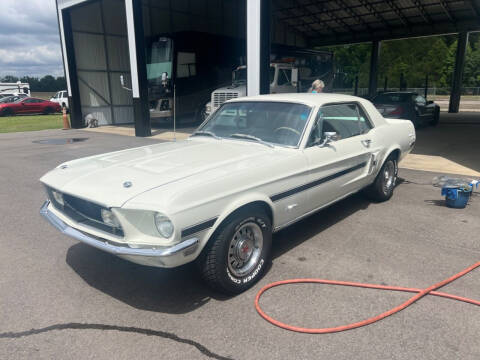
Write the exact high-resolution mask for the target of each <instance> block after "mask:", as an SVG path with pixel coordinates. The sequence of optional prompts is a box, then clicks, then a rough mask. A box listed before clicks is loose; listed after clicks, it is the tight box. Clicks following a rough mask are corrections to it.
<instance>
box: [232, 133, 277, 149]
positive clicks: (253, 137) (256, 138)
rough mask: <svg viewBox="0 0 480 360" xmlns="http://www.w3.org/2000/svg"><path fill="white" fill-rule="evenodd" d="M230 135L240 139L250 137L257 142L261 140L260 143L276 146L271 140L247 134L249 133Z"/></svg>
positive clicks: (249, 138)
mask: <svg viewBox="0 0 480 360" xmlns="http://www.w3.org/2000/svg"><path fill="white" fill-rule="evenodd" d="M230 137H232V138H238V139H248V140H253V141H256V142H259V143H260V144H263V145H266V146H268V147H272V148H273V147H274V146H273V145H272V144H270V143H269V142H266V141H264V140H262V139H260V138H258V137H256V136H253V135H247V134H232V135H230Z"/></svg>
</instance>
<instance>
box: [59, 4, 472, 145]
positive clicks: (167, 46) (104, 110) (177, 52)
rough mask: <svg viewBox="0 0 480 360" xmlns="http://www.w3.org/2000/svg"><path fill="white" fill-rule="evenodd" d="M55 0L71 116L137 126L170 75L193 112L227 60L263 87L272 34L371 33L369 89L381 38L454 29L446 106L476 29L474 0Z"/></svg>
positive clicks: (255, 89)
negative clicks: (451, 79) (243, 63)
mask: <svg viewBox="0 0 480 360" xmlns="http://www.w3.org/2000/svg"><path fill="white" fill-rule="evenodd" d="M57 8H58V19H59V26H60V34H61V41H62V50H63V56H64V64H65V73H66V78H67V84H68V94H69V101H70V104H71V105H70V108H71V120H72V126H73V127H76V128H79V127H82V126H83V123H84V117H85V116H86V115H87V114H92V116H94V117H95V118H97V119H98V120H99V123H100V124H124V123H132V122H133V123H135V132H136V135H137V136H149V135H150V134H151V121H152V119H154V118H155V117H156V116H160V117H161V116H164V114H165V113H168V111H167V110H166V109H167V108H168V102H167V103H165V102H162V101H156V102H155V103H154V101H153V100H154V98H152V96H153V97H154V95H155V94H159V93H161V92H165V91H167V92H168V91H171V90H169V89H170V87H167V86H166V84H167V83H168V81H169V80H170V79H173V78H175V83H176V86H177V91H178V92H179V93H181V95H182V96H181V97H180V98H181V99H182V100H181V102H180V103H179V104H178V108H179V109H184V110H185V111H186V110H188V111H191V112H196V111H198V110H197V109H198V107H199V106H201V105H202V103H201V100H202V99H204V98H205V96H206V94H207V93H208V92H209V91H211V89H212V87H214V85H215V84H217V83H220V82H222V81H226V80H227V79H228V77H230V76H231V75H230V71H231V64H232V63H233V62H236V63H238V62H241V61H246V65H247V73H246V79H247V93H248V94H249V95H254V94H259V93H267V92H268V91H269V77H268V72H269V64H270V56H271V45H272V44H277V45H279V46H286V47H288V46H290V47H295V48H306V49H311V48H313V47H315V46H319V45H333V44H345V43H356V42H367V41H368V42H373V46H372V57H371V59H372V60H371V67H370V69H371V71H370V83H369V85H370V86H369V87H370V92H372V93H373V92H374V91H375V90H376V88H377V64H378V54H379V49H380V42H381V41H382V40H387V39H398V38H408V37H418V36H429V35H436V34H447V33H458V34H459V41H458V51H457V58H456V66H455V73H454V82H453V84H452V95H451V101H450V109H449V110H450V111H452V112H457V111H458V107H459V100H460V90H461V78H462V72H463V63H464V58H465V48H466V44H467V40H468V32H470V31H479V30H480V0H466V1H457V0H398V1H378V0H335V1H334V0H57ZM121 77H123V80H124V84H123V86H122V83H121V81H120V78H121ZM192 89H193V90H195V91H196V92H195V93H193V92H192V91H193V90H192ZM200 90H201V91H200ZM189 91H191V92H189ZM157 97H158V96H157ZM152 99H153V100H152Z"/></svg>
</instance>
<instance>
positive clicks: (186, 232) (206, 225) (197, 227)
mask: <svg viewBox="0 0 480 360" xmlns="http://www.w3.org/2000/svg"><path fill="white" fill-rule="evenodd" d="M217 219H218V217H216V218H213V219H210V220H207V221H204V222H202V223H200V224H196V225H193V226H190V227H188V228H185V229H182V238H183V237H186V236H190V235H193V234H196V233H198V232H200V231H203V230H206V229H209V228H211V227H212V226H213V224H215V221H217Z"/></svg>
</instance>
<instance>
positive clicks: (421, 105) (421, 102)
mask: <svg viewBox="0 0 480 360" xmlns="http://www.w3.org/2000/svg"><path fill="white" fill-rule="evenodd" d="M414 102H415V107H416V109H417V112H418V115H419V116H420V117H421V119H422V121H426V120H429V119H430V118H432V117H433V111H434V107H432V106H428V105H427V100H425V98H424V97H423V96H421V95H416V96H415V99H414Z"/></svg>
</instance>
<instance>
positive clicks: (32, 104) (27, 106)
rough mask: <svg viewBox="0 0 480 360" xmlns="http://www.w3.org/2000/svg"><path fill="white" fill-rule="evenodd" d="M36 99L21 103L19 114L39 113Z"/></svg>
mask: <svg viewBox="0 0 480 360" xmlns="http://www.w3.org/2000/svg"><path fill="white" fill-rule="evenodd" d="M38 105H39V104H38V102H37V99H25V100H24V101H22V105H21V107H20V110H19V112H20V113H22V114H35V113H38V112H39V107H38Z"/></svg>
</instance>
